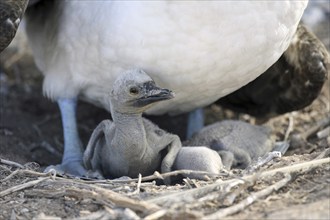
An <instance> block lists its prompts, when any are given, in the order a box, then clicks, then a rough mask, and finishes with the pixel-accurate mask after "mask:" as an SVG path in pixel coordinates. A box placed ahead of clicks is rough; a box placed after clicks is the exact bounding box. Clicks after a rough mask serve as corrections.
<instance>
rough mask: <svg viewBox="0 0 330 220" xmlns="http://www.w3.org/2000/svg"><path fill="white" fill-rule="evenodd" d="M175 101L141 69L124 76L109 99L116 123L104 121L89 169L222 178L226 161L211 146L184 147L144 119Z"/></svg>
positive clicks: (110, 174) (90, 148) (87, 157)
mask: <svg viewBox="0 0 330 220" xmlns="http://www.w3.org/2000/svg"><path fill="white" fill-rule="evenodd" d="M173 97H174V96H173V93H172V92H171V91H170V90H168V89H163V88H159V87H158V86H157V85H156V84H155V82H154V81H153V80H152V79H151V78H150V77H149V76H148V75H147V74H146V73H145V72H143V71H141V70H130V71H127V72H125V73H124V74H122V75H120V76H119V77H118V79H117V80H116V81H115V82H114V86H113V89H112V91H111V94H110V98H109V99H110V104H111V107H110V108H111V116H112V118H113V121H111V120H104V121H102V122H101V123H100V124H99V125H98V126H97V127H96V129H95V130H94V131H93V133H92V135H91V138H90V140H89V142H88V145H87V147H86V151H85V153H84V164H85V166H86V168H87V169H89V170H91V171H94V172H96V173H98V174H99V175H101V176H104V177H106V178H119V177H122V176H128V177H137V176H138V174H139V173H140V174H142V175H143V176H145V175H151V174H153V173H154V172H155V171H160V172H162V173H166V172H169V171H172V170H177V169H192V170H199V171H206V172H211V173H215V174H218V173H219V172H220V169H221V167H222V163H221V158H220V157H219V155H218V154H217V153H216V152H215V151H213V150H210V149H209V148H206V147H185V148H181V146H182V145H181V141H180V139H179V137H178V136H177V135H174V134H169V133H167V132H165V131H164V130H161V129H160V128H159V127H158V126H157V125H155V124H153V123H152V122H151V121H149V120H147V119H145V118H143V117H142V113H143V112H144V111H146V110H147V109H148V108H150V107H151V106H153V105H154V104H155V103H157V102H159V101H164V100H169V99H172V98H173ZM99 175H98V176H99Z"/></svg>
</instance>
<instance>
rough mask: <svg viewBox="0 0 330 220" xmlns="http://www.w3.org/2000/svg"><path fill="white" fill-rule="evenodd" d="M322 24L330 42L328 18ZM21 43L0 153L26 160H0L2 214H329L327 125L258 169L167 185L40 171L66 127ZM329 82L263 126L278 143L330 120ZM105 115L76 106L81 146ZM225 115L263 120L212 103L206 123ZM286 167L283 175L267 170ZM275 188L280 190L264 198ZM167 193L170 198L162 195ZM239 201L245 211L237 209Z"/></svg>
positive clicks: (11, 67) (7, 66)
mask: <svg viewBox="0 0 330 220" xmlns="http://www.w3.org/2000/svg"><path fill="white" fill-rule="evenodd" d="M315 30H316V34H317V35H318V36H319V37H320V38H321V39H322V40H323V42H324V43H325V44H326V45H327V48H329V36H330V31H329V23H326V22H325V23H323V24H321V25H320V26H318V27H315ZM24 42H25V41H24V36H18V37H17V39H16V42H14V43H13V44H12V46H11V47H10V48H8V49H7V50H6V51H5V52H4V53H3V54H1V66H2V67H3V72H2V73H1V75H0V83H1V87H0V101H1V103H0V158H1V159H5V160H10V161H15V162H17V163H19V164H21V165H22V166H23V167H21V168H19V164H16V165H8V164H6V161H2V162H1V163H0V182H1V185H0V219H32V218H34V219H60V218H69V219H73V218H76V219H118V218H123V219H138V218H140V217H146V216H148V219H157V218H161V219H196V218H198V219H200V218H202V217H204V218H205V219H215V218H220V217H221V216H220V215H213V216H212V215H211V214H212V213H215V212H217V213H218V212H219V211H221V213H222V214H221V215H224V213H226V212H228V214H227V215H224V216H222V217H223V218H228V219H330V184H329V183H330V172H329V170H330V163H329V162H330V160H329V149H330V137H329V133H326V135H325V136H323V137H318V136H317V135H316V133H317V132H319V131H321V130H322V129H323V128H324V127H325V126H320V127H318V128H317V129H316V130H315V131H314V132H310V133H311V134H310V135H309V136H308V137H307V139H306V140H300V141H297V140H296V139H295V140H296V141H292V146H291V147H290V149H289V151H288V152H287V154H286V155H285V156H283V157H281V158H276V159H274V160H272V161H271V162H270V163H268V164H267V165H265V166H264V167H262V168H261V169H260V171H261V172H260V173H261V174H260V173H258V174H253V175H252V176H246V175H245V176H244V177H242V172H243V171H240V170H232V171H231V172H230V173H224V174H223V175H221V176H218V177H210V179H209V180H208V181H198V180H193V179H189V178H186V179H185V180H184V181H183V182H182V183H181V184H177V185H174V186H164V185H156V183H155V181H142V183H139V180H138V179H136V180H130V181H128V180H127V181H126V180H122V181H106V182H105V181H99V182H95V183H91V182H88V181H83V180H75V179H68V178H60V177H56V178H53V177H52V176H51V175H50V174H42V173H39V171H42V170H43V168H44V167H45V166H47V165H50V164H56V163H59V162H60V160H61V153H62V150H63V149H62V143H63V138H62V128H61V122H60V115H59V111H58V108H57V106H56V104H55V103H52V102H51V101H49V100H47V99H46V98H44V97H43V96H42V95H41V94H42V88H41V84H42V77H41V74H40V73H39V72H38V70H37V69H36V68H35V65H34V63H33V59H32V58H31V56H30V55H29V50H28V49H26V43H24ZM19 48H20V49H19ZM326 84H327V85H326V86H325V87H324V88H323V91H322V94H321V95H320V96H319V98H318V99H317V100H315V101H314V103H313V104H312V105H311V106H309V107H307V108H305V109H303V110H301V111H297V112H292V113H289V114H286V115H282V116H279V117H276V118H273V119H271V120H269V121H268V122H267V123H266V124H267V125H268V126H270V127H272V128H273V133H274V136H276V138H277V140H279V141H282V140H284V139H285V136H286V134H287V135H289V136H288V137H289V139H292V137H293V136H295V135H297V134H301V135H304V134H306V132H309V131H311V129H312V128H313V127H314V126H315V125H317V124H318V123H319V122H320V121H322V120H325V119H329V117H330V115H329V112H330V88H329V85H328V84H329V83H328V82H327V83H326ZM104 118H109V114H108V113H107V112H105V111H103V110H101V109H98V108H96V107H94V106H91V105H89V104H86V103H83V102H80V103H79V106H78V121H79V131H80V134H81V137H82V140H83V142H84V143H86V142H87V140H88V138H89V136H90V134H91V132H92V130H93V129H94V128H95V126H96V125H97V124H98V123H99V122H100V121H101V120H103V119H104ZM223 118H236V119H241V120H245V121H248V122H251V123H255V122H256V120H255V119H254V118H252V117H250V116H248V115H237V114H234V113H232V112H230V111H228V110H223V109H221V108H220V107H219V106H215V105H212V106H210V107H208V110H207V121H208V123H211V122H214V121H215V120H220V119H223ZM174 121H176V125H177V126H176V129H177V130H176V131H181V130H182V127H180V126H178V125H179V124H181V123H178V121H177V119H176V120H174ZM174 124H175V123H174ZM164 126H165V125H164ZM167 126H173V124H169V125H167ZM165 127H166V126H165ZM322 158H323V159H322ZM310 161H312V162H310ZM294 164H300V167H298V168H296V167H295V166H293V165H294ZM281 167H282V168H283V170H282V173H276V174H275V173H267V172H269V171H270V170H273V169H275V168H281ZM14 171H16V172H14ZM238 177H240V178H238ZM288 178H291V180H289V179H288ZM154 179H156V177H155V178H154ZM242 179H243V180H244V181H242ZM36 181H37V182H36ZM38 181H39V182H38ZM228 181H232V182H230V183H231V185H230V184H229V182H228ZM283 181H284V183H283ZM279 184H282V185H281V186H280V185H279ZM271 186H273V187H274V188H275V189H276V190H274V192H272V191H270V192H269V193H267V192H266V193H265V195H263V196H262V197H258V195H259V194H260V193H261V192H263V191H262V190H264V189H267V187H271ZM20 187H21V188H20ZM277 188H278V189H277ZM164 196H168V197H165V200H163V199H164ZM249 196H250V197H249ZM254 196H256V197H257V198H256V199H255V201H254V202H253V203H252V204H251V205H249V206H246V207H245V206H244V202H245V203H246V202H247V201H251V200H253V198H254ZM247 198H249V199H248V200H246V199H247ZM240 205H242V206H243V208H242V209H238V210H237V211H236V212H233V213H232V211H233V209H234V208H235V207H237V206H240Z"/></svg>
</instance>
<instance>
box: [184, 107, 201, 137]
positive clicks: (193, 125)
mask: <svg viewBox="0 0 330 220" xmlns="http://www.w3.org/2000/svg"><path fill="white" fill-rule="evenodd" d="M203 127H204V111H203V109H202V108H198V109H195V110H194V111H192V112H190V113H189V117H188V126H187V139H189V138H191V137H192V136H193V134H194V133H196V132H198V131H200V130H201V129H202V128H203Z"/></svg>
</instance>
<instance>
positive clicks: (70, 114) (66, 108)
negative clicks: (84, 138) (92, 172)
mask: <svg viewBox="0 0 330 220" xmlns="http://www.w3.org/2000/svg"><path fill="white" fill-rule="evenodd" d="M57 103H58V105H59V108H60V111H61V116H62V125H63V136H64V153H63V158H62V163H61V164H59V165H56V166H49V167H47V168H46V170H45V171H46V172H47V171H49V170H50V169H55V170H56V171H57V172H58V173H59V174H62V175H63V174H69V175H74V176H79V177H82V176H86V173H87V170H86V169H85V168H84V166H83V162H82V157H83V152H82V144H81V141H80V138H79V134H78V128H77V121H76V107H77V99H75V98H66V99H59V100H58V101H57Z"/></svg>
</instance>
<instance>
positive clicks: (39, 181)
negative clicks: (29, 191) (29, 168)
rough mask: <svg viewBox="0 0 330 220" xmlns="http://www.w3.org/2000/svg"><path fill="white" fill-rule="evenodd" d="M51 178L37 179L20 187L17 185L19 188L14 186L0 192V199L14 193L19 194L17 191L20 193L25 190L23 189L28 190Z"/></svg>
mask: <svg viewBox="0 0 330 220" xmlns="http://www.w3.org/2000/svg"><path fill="white" fill-rule="evenodd" d="M49 178H50V177H44V178H40V179H37V180H32V181H29V182H27V183H23V184H20V185H17V186H13V187H11V188H9V189H6V190H3V191H1V192H0V197H3V196H6V195H8V194H10V193H13V192H17V191H20V190H23V189H26V188H30V187H32V186H35V185H37V184H39V183H41V182H43V181H45V180H48V179H49Z"/></svg>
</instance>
